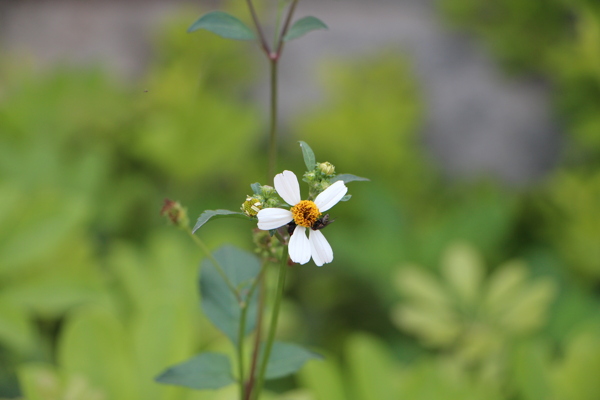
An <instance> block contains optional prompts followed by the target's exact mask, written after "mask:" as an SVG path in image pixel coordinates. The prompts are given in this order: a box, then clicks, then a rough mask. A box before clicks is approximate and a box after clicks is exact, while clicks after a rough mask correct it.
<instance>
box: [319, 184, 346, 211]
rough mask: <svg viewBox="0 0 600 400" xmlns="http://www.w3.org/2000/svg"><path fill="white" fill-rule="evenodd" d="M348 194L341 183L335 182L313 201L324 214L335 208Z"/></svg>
mask: <svg viewBox="0 0 600 400" xmlns="http://www.w3.org/2000/svg"><path fill="white" fill-rule="evenodd" d="M347 192H348V187H346V185H345V184H344V182H343V181H336V182H335V183H334V184H333V185H331V186H329V187H328V188H327V189H325V190H323V191H322V192H321V193H319V195H318V196H317V198H316V199H315V204H316V205H317V207H319V211H321V212H325V211H327V210H329V209H330V208H331V207H333V206H335V205H336V204H337V203H339V201H340V200H341V199H342V197H344V196H345V195H346V193H347Z"/></svg>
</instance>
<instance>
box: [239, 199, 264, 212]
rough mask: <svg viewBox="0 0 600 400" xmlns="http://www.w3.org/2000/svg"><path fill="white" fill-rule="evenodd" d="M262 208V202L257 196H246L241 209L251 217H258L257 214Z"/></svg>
mask: <svg viewBox="0 0 600 400" xmlns="http://www.w3.org/2000/svg"><path fill="white" fill-rule="evenodd" d="M261 209H262V203H261V202H260V199H259V198H258V197H256V196H246V201H245V202H244V203H242V207H241V210H242V211H243V212H244V214H246V215H247V216H249V217H256V214H258V212H259V211H260V210H261Z"/></svg>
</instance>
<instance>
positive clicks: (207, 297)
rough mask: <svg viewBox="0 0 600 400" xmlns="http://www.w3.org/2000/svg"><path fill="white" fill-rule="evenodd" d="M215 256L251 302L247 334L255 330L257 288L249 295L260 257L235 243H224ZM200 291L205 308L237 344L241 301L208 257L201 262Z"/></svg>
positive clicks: (258, 267) (245, 297) (206, 312)
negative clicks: (231, 244) (249, 296)
mask: <svg viewBox="0 0 600 400" xmlns="http://www.w3.org/2000/svg"><path fill="white" fill-rule="evenodd" d="M213 256H214V257H215V259H216V260H217V262H218V263H219V264H220V265H221V267H222V268H223V271H224V272H225V275H227V277H228V278H229V280H230V281H231V283H232V284H233V285H234V286H235V287H236V288H238V289H239V290H240V291H241V293H242V299H243V300H244V301H245V302H246V303H248V311H247V314H246V334H248V333H250V332H252V330H254V327H255V322H256V310H257V307H256V297H257V296H256V291H254V294H253V296H252V298H247V296H248V291H249V289H250V286H251V285H252V283H253V281H254V279H255V278H256V276H257V275H258V273H259V272H260V261H259V260H258V258H256V257H255V256H254V254H252V253H249V252H246V251H243V250H240V249H238V248H236V247H233V246H223V247H221V248H219V249H218V250H217V251H215V252H214V253H213ZM200 295H201V298H202V310H203V311H204V313H205V314H206V316H207V317H208V318H209V319H210V320H211V322H212V323H213V324H214V325H215V326H216V327H217V328H219V329H220V330H221V331H222V332H223V333H225V335H227V337H228V338H229V339H230V340H231V341H232V342H233V343H234V344H237V341H238V331H239V326H240V325H239V324H240V314H241V311H240V305H239V303H238V301H237V299H236V298H235V296H234V295H233V293H231V291H230V290H229V287H228V286H227V284H226V283H225V281H223V278H222V277H221V276H220V275H219V273H218V272H217V270H216V269H215V268H214V266H213V263H212V261H210V260H209V259H205V260H204V261H203V262H202V271H201V274H200Z"/></svg>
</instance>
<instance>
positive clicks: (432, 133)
mask: <svg viewBox="0 0 600 400" xmlns="http://www.w3.org/2000/svg"><path fill="white" fill-rule="evenodd" d="M184 3H185V4H186V5H187V7H189V8H190V9H194V8H196V9H197V10H198V13H200V12H201V11H202V10H206V9H207V7H214V6H217V5H218V3H219V2H215V1H212V2H210V1H203V2H201V1H198V2H184V1H177V0H164V1H158V0H135V1H116V0H113V1H110V0H104V1H92V0H87V1H78V0H71V1H67V0H45V1H42V0H37V1H36V0H22V1H19V0H16V1H6V0H4V1H2V0H0V49H2V53H5V51H7V52H8V53H11V52H16V53H20V54H28V55H30V56H31V57H33V58H34V59H35V62H36V65H38V66H39V67H40V68H41V69H43V68H47V67H49V66H52V65H55V64H69V65H89V64H96V63H101V64H103V65H105V66H106V67H107V68H109V69H110V70H113V71H114V72H115V73H116V74H117V75H118V76H121V77H123V78H126V79H130V78H134V77H135V76H137V75H138V74H139V73H140V72H141V71H143V69H144V67H145V65H146V64H147V62H148V60H149V58H150V56H151V45H150V38H151V36H152V34H153V32H154V29H155V28H154V27H156V26H158V25H159V24H158V22H159V21H160V20H161V19H163V18H165V16H166V15H169V14H170V13H172V12H174V11H175V10H177V9H179V8H180V7H181V6H182V5H183V4H184ZM309 14H311V15H315V16H318V17H319V18H321V19H322V20H323V21H325V22H326V23H327V24H328V26H329V28H330V30H329V31H328V32H321V31H319V32H314V33H311V34H310V35H307V36H306V37H305V38H303V39H302V40H298V41H295V42H292V43H291V44H290V45H289V46H287V48H286V53H285V57H284V58H283V61H282V68H281V86H282V88H284V89H285V90H286V91H289V92H293V93H295V96H293V97H291V98H287V99H283V100H282V111H283V117H284V121H285V117H286V116H289V114H290V112H291V110H292V109H296V108H298V107H299V108H302V107H303V106H304V105H307V104H314V102H315V101H318V100H319V99H320V98H321V97H322V93H321V91H320V89H319V84H318V82H317V80H316V78H315V77H316V76H317V69H318V67H319V64H320V63H321V61H323V60H325V59H327V58H328V57H331V56H336V57H361V56H362V55H364V54H365V53H367V52H372V51H373V50H374V49H377V48H380V47H385V48H388V49H389V48H393V49H397V51H398V52H401V53H403V54H405V55H406V56H407V57H408V58H409V59H410V60H411V63H412V64H413V65H414V70H415V74H416V77H417V79H418V80H419V84H420V86H421V88H422V91H423V97H424V99H425V102H426V109H427V116H426V123H425V126H424V131H423V138H424V142H425V143H426V145H427V147H428V149H429V151H430V152H431V153H432V155H433V156H434V158H435V159H436V160H438V161H439V164H440V166H441V167H442V168H443V170H444V171H445V172H446V174H447V175H448V176H457V177H469V176H480V175H491V176H493V177H499V178H501V179H503V180H505V181H507V182H509V183H513V184H517V185H524V184H528V183H531V182H534V181H536V180H537V179H539V178H540V177H541V176H543V174H544V173H545V172H546V171H548V170H549V169H550V168H552V166H553V165H554V163H555V160H556V159H557V157H558V153H559V139H558V137H559V129H558V127H557V124H556V123H555V121H554V119H553V114H552V110H551V108H550V100H549V97H550V91H549V89H548V88H547V87H546V85H544V84H543V83H541V81H540V80H537V79H534V78H509V77H507V76H506V75H505V74H503V72H502V70H501V68H500V67H499V66H498V65H497V64H496V63H495V62H494V58H493V56H492V55H490V54H488V52H487V51H486V48H485V46H484V45H483V44H482V43H480V42H478V41H477V39H476V38H472V37H468V36H465V35H463V34H460V33H459V32H453V31H450V30H448V29H447V28H444V24H443V22H442V21H441V18H440V16H439V15H438V14H437V13H436V11H435V8H434V6H433V4H432V3H431V2H430V1H429V0H362V1H361V0H354V1H351V0H302V1H301V2H300V3H299V6H298V9H297V14H296V15H297V16H298V17H300V16H305V15H309ZM196 17H197V15H190V22H192V21H193V20H194V19H195V18H196ZM185 28H187V27H182V29H185ZM357 78H359V77H357ZM257 95H258V96H260V100H261V101H262V100H264V99H265V98H266V95H265V93H264V92H263V91H261V90H260V89H259V90H258V91H257Z"/></svg>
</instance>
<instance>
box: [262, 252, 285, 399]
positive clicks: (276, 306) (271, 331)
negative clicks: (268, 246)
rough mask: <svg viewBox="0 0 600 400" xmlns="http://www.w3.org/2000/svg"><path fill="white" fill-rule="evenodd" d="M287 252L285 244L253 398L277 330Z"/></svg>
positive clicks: (263, 374)
mask: <svg viewBox="0 0 600 400" xmlns="http://www.w3.org/2000/svg"><path fill="white" fill-rule="evenodd" d="M287 263H288V252H287V246H285V247H284V248H283V255H282V257H281V264H280V265H279V279H278V281H277V293H276V295H275V303H273V310H272V312H271V325H270V326H269V333H268V334H267V341H266V343H265V351H264V353H263V356H262V360H261V364H260V371H259V373H258V378H257V381H256V390H255V392H254V393H255V395H254V400H259V396H260V392H261V391H262V387H263V384H264V381H265V373H266V371H267V365H268V364H269V357H270V356H271V349H272V348H273V341H274V340H275V332H276V331H277V321H278V319H279V309H280V306H281V300H282V299H283V289H284V287H285V276H286V274H287V270H288V265H287Z"/></svg>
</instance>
